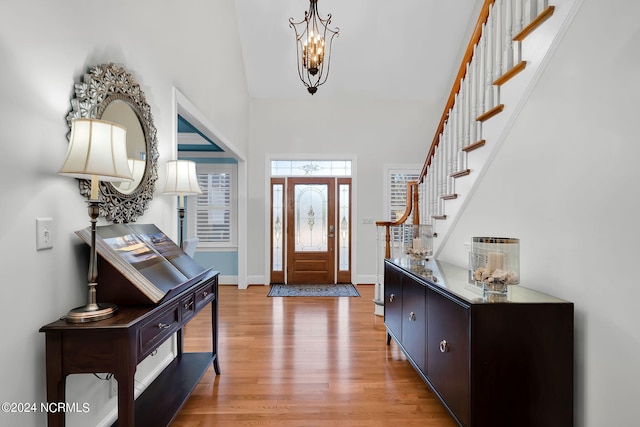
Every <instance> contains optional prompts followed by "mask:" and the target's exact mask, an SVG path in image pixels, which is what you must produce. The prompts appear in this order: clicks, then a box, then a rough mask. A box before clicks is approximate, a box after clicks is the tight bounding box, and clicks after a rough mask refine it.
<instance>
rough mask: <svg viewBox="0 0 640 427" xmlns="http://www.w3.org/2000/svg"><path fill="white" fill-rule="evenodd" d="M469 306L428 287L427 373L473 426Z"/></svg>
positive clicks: (461, 417)
mask: <svg viewBox="0 0 640 427" xmlns="http://www.w3.org/2000/svg"><path fill="white" fill-rule="evenodd" d="M469 326H470V325H469V307H465V306H463V305H461V304H460V303H458V302H456V301H453V300H451V299H449V298H446V297H444V296H443V295H441V294H439V293H438V292H434V291H433V290H431V289H429V290H427V371H426V372H427V376H428V377H429V380H430V381H431V383H432V384H433V386H434V387H435V388H436V390H437V392H438V394H440V396H441V397H442V399H443V400H444V401H445V402H446V404H447V406H449V408H450V409H451V411H452V412H453V413H454V414H455V416H456V417H457V418H458V419H459V421H460V422H461V423H462V424H463V425H469V413H470V401H469V399H470V394H469V391H470V387H469V382H470V376H469V357H470V354H469Z"/></svg>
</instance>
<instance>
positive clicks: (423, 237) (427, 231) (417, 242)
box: [403, 224, 433, 260]
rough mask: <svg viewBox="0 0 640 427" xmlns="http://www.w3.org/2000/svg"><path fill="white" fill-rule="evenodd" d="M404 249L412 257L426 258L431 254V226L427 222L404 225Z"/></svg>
mask: <svg viewBox="0 0 640 427" xmlns="http://www.w3.org/2000/svg"><path fill="white" fill-rule="evenodd" d="M404 227H405V228H404V232H403V238H404V251H405V254H407V255H408V256H409V257H411V258H413V259H421V260H424V259H427V258H430V257H431V256H432V255H433V227H432V226H430V225H427V224H405V225H404Z"/></svg>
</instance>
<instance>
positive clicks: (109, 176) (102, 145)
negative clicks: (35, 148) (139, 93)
mask: <svg viewBox="0 0 640 427" xmlns="http://www.w3.org/2000/svg"><path fill="white" fill-rule="evenodd" d="M126 132H127V131H126V129H125V128H124V127H122V126H120V125H118V124H115V123H110V122H106V121H103V120H97V119H84V118H81V119H75V120H73V121H72V122H71V137H70V139H69V147H68V149H67V157H66V159H65V161H64V164H63V166H62V168H61V169H60V172H59V174H60V175H65V176H70V177H73V178H79V179H88V180H90V181H91V196H90V198H89V200H88V201H87V204H88V205H89V217H90V218H91V248H90V254H89V274H88V279H89V284H88V286H89V295H88V302H87V304H86V305H85V306H82V307H77V308H74V309H73V310H71V311H69V313H67V316H66V320H67V322H70V323H85V322H95V321H98V320H102V319H106V318H109V317H111V316H113V315H114V314H115V313H116V311H117V310H118V307H117V306H116V305H114V304H98V303H97V302H96V286H97V285H98V282H97V278H98V266H97V264H98V263H97V261H98V259H97V254H96V223H97V219H98V216H99V214H100V201H99V197H98V187H99V183H100V181H110V182H121V181H131V180H132V177H131V171H130V170H129V165H128V163H127V147H126Z"/></svg>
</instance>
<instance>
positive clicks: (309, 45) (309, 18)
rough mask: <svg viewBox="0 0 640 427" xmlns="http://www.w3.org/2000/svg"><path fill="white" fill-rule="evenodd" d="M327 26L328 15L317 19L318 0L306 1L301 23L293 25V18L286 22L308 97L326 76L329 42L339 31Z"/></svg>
mask: <svg viewBox="0 0 640 427" xmlns="http://www.w3.org/2000/svg"><path fill="white" fill-rule="evenodd" d="M330 23H331V14H329V15H327V18H326V19H322V18H320V17H319V16H318V0H310V4H309V10H308V11H307V12H305V13H304V19H303V20H301V21H299V22H294V21H293V18H290V19H289V26H290V27H291V28H293V30H294V31H295V33H296V48H297V49H296V53H297V62H298V64H297V65H298V75H299V77H300V80H302V83H304V85H305V86H306V87H307V90H308V91H309V93H310V94H311V95H313V94H314V93H316V92H317V90H318V86H320V85H322V84H324V83H325V82H326V81H327V77H328V76H329V65H330V62H331V43H332V42H333V37H335V36H336V35H338V32H339V31H340V29H339V28H336V29H335V30H332V29H330V28H329V24H330ZM327 46H328V49H327Z"/></svg>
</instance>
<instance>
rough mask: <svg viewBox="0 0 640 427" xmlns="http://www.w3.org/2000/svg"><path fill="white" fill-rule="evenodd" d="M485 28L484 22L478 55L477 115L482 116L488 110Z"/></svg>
mask: <svg viewBox="0 0 640 427" xmlns="http://www.w3.org/2000/svg"><path fill="white" fill-rule="evenodd" d="M485 29H486V24H483V25H482V37H480V44H479V46H480V55H479V56H478V59H479V60H480V62H479V63H478V114H477V115H476V117H478V116H480V115H481V114H483V113H484V112H485V111H486V104H485V100H484V95H485V90H484V85H485V75H486V73H487V67H486V66H485V64H486V58H485V52H486V50H487V49H486V46H487V32H486V31H485Z"/></svg>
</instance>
